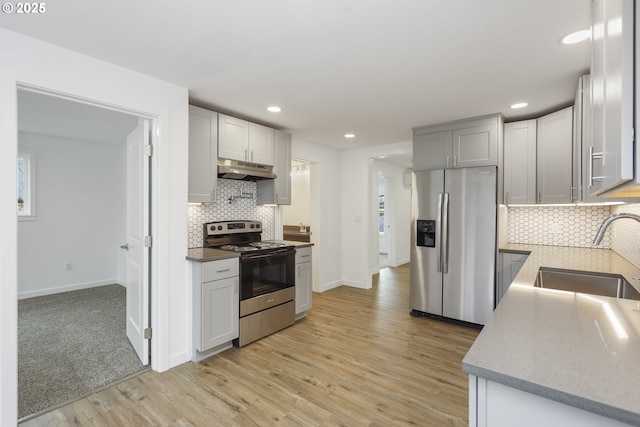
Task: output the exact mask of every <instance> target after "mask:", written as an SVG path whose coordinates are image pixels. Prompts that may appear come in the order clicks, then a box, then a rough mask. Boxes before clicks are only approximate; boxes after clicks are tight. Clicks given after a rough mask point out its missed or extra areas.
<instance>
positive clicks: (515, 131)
mask: <svg viewBox="0 0 640 427" xmlns="http://www.w3.org/2000/svg"><path fill="white" fill-rule="evenodd" d="M536 129H537V126H536V120H524V121H520V122H512V123H505V125H504V169H503V172H504V203H505V204H525V205H528V204H535V203H536V141H537V138H536Z"/></svg>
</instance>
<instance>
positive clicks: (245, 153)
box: [244, 150, 249, 162]
mask: <svg viewBox="0 0 640 427" xmlns="http://www.w3.org/2000/svg"><path fill="white" fill-rule="evenodd" d="M244 160H245V161H247V162H248V161H249V150H244Z"/></svg>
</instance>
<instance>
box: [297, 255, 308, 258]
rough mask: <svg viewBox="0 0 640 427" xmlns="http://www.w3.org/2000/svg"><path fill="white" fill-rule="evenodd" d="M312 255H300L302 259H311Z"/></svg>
mask: <svg viewBox="0 0 640 427" xmlns="http://www.w3.org/2000/svg"><path fill="white" fill-rule="evenodd" d="M310 256H311V255H300V258H309V257H310Z"/></svg>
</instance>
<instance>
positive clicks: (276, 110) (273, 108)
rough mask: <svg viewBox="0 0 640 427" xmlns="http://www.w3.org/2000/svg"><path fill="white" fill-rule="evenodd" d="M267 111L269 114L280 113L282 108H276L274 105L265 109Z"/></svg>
mask: <svg viewBox="0 0 640 427" xmlns="http://www.w3.org/2000/svg"><path fill="white" fill-rule="evenodd" d="M267 111H269V112H271V113H279V112H280V111H282V108H280V107H278V106H276V105H271V106H269V107H267Z"/></svg>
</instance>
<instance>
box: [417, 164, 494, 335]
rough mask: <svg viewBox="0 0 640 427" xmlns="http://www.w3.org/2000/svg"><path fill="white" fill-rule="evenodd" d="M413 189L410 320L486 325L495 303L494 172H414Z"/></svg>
mask: <svg viewBox="0 0 640 427" xmlns="http://www.w3.org/2000/svg"><path fill="white" fill-rule="evenodd" d="M411 188H412V198H411V226H412V232H411V270H410V283H411V285H410V304H411V314H413V315H423V314H427V315H436V316H441V317H445V318H449V319H455V320H460V321H463V322H469V323H474V324H479V325H484V324H485V323H486V322H487V320H488V319H489V317H490V316H491V313H492V311H493V308H494V300H495V272H496V255H497V246H496V240H497V238H496V215H497V168H496V167H495V166H487V167H474V168H461V169H440V170H432V171H415V172H414V173H413V183H412V187H411Z"/></svg>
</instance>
